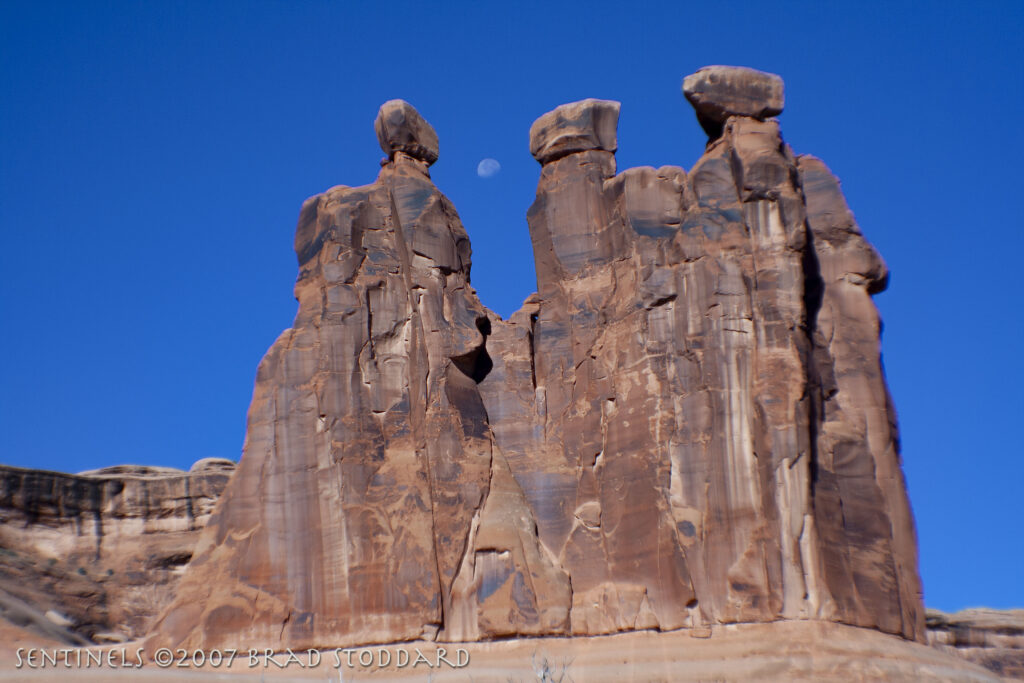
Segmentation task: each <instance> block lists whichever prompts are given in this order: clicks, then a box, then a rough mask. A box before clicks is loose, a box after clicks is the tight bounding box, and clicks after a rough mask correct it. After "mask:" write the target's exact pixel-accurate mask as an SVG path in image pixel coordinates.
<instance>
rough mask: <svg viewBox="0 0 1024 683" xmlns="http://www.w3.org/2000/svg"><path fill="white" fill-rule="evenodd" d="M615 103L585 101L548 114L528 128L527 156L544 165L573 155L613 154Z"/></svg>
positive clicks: (615, 142)
mask: <svg viewBox="0 0 1024 683" xmlns="http://www.w3.org/2000/svg"><path fill="white" fill-rule="evenodd" d="M619 106H620V105H619V103H618V102H613V101H611V100H595V99H586V100H580V101H579V102H571V103H569V104H563V105H562V106H560V107H557V108H556V109H555V110H553V111H549V112H548V113H547V114H544V115H543V116H541V117H540V118H539V119H537V120H536V121H534V122H533V125H532V126H530V154H532V155H533V158H535V159H536V160H537V161H539V162H540V163H542V164H546V163H547V162H549V161H554V160H555V159H558V158H559V157H564V156H565V155H566V154H572V153H573V152H585V151H587V150H591V149H601V150H604V151H606V152H614V151H615V150H616V149H617V147H618V143H617V141H616V137H615V136H616V129H617V128H618V125H619Z"/></svg>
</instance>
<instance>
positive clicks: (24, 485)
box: [0, 458, 234, 644]
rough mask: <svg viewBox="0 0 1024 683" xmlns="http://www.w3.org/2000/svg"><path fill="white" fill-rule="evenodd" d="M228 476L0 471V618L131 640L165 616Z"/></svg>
mask: <svg viewBox="0 0 1024 683" xmlns="http://www.w3.org/2000/svg"><path fill="white" fill-rule="evenodd" d="M233 469H234V463H233V462H231V461H230V460H222V459H219V458H208V459H205V460H200V461H199V462H197V463H196V464H195V465H193V467H192V469H191V470H190V471H189V472H184V471H182V470H177V469H173V468H170V467H141V466H134V465H125V466H118V467H110V468H106V469H102V470H95V471H91V472H82V473H81V474H61V473H58V472H46V471H41V470H28V469H21V468H17V467H7V466H2V465H0V616H3V617H5V618H6V619H7V620H8V621H10V622H12V623H14V624H15V625H17V626H23V627H25V628H27V629H28V630H29V631H32V632H35V633H38V634H40V635H42V636H44V637H47V638H51V639H57V640H61V641H66V642H70V643H75V644H80V643H83V642H87V640H86V639H88V640H93V641H100V642H102V641H120V640H129V639H132V638H137V637H138V636H140V635H141V634H142V633H144V632H145V630H146V628H147V627H148V626H149V623H150V621H152V619H153V617H154V616H156V614H158V613H159V611H160V610H161V609H163V608H164V607H165V606H166V605H167V604H168V602H169V601H170V599H171V597H172V592H173V589H174V587H175V585H176V584H177V581H178V578H179V577H180V576H181V574H182V572H183V571H184V568H185V565H186V564H187V563H188V561H189V559H191V557H192V549H193V547H194V546H195V543H196V540H197V537H198V534H199V531H200V530H201V529H202V528H203V527H204V526H205V524H206V519H207V518H208V517H209V515H210V512H211V511H212V509H213V506H214V504H215V503H216V502H217V499H218V498H219V497H220V494H221V492H222V491H223V489H224V487H225V485H226V484H227V482H228V478H229V477H230V475H231V472H232V470H233Z"/></svg>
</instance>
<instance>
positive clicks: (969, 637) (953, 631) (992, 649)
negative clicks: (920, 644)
mask: <svg viewBox="0 0 1024 683" xmlns="http://www.w3.org/2000/svg"><path fill="white" fill-rule="evenodd" d="M926 623H927V626H928V644H929V645H931V646H932V647H934V648H937V649H939V650H942V651H943V652H947V653H950V654H953V655H956V656H958V657H961V658H963V659H966V660H967V661H970V662H974V663H975V664H980V665H981V666H984V667H985V668H986V669H989V670H990V671H994V672H995V673H997V674H999V675H1000V676H1003V677H1004V678H1006V679H1013V680H1024V609H1011V610H995V609H986V608H975V609H965V610H963V611H960V612H956V613H954V614H946V613H945V612H940V611H938V610H931V609H930V610H928V613H927V615H926Z"/></svg>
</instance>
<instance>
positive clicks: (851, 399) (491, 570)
mask: <svg viewBox="0 0 1024 683" xmlns="http://www.w3.org/2000/svg"><path fill="white" fill-rule="evenodd" d="M715 69H716V71H715V72H714V73H715V74H716V80H715V83H717V84H721V83H725V84H727V85H728V88H727V95H728V98H730V99H729V100H728V101H723V102H719V103H717V104H716V102H715V101H714V98H715V97H716V94H715V89H714V88H711V87H708V88H703V89H702V90H701V92H700V98H701V99H700V106H701V107H703V108H704V111H705V112H715V113H714V116H715V117H718V118H717V119H715V124H716V125H715V126H712V127H711V128H712V130H710V131H709V133H710V136H711V139H710V140H709V143H708V146H707V149H706V150H705V153H704V155H703V156H702V157H701V158H700V159H699V160H698V162H697V163H696V164H695V165H694V166H693V167H692V169H691V170H690V171H689V172H686V171H684V170H683V169H682V168H679V167H673V166H668V167H663V168H660V169H654V168H649V167H644V168H636V169H629V170H626V171H624V172H622V173H618V174H616V168H615V157H614V152H615V150H616V145H617V142H616V136H615V125H616V122H617V117H618V112H619V105H618V103H615V102H608V101H602V100H584V101H582V102H577V103H573V104H569V105H564V106H563V107H559V108H558V109H556V110H555V111H553V112H549V113H548V114H545V115H544V116H543V117H541V118H540V119H539V120H538V122H537V123H536V124H534V126H533V128H532V130H531V140H530V149H531V151H532V152H533V154H534V156H535V157H536V158H537V159H538V161H539V162H540V163H541V175H540V182H539V186H538V190H537V199H536V201H535V202H534V204H533V206H532V207H531V208H530V210H529V212H528V223H529V229H530V235H531V238H532V241H533V244H534V253H535V260H536V270H537V286H538V292H537V293H536V294H534V295H533V296H531V297H530V298H529V299H527V301H526V302H525V303H524V305H523V307H522V309H521V310H520V311H518V312H517V313H515V314H514V315H512V316H511V318H510V319H509V320H508V321H503V320H501V319H500V318H499V317H498V316H496V315H495V314H493V313H491V312H489V311H488V310H487V309H485V308H484V307H483V306H482V305H481V304H480V302H479V301H478V299H477V297H476V294H475V292H474V291H473V289H472V287H471V286H470V278H469V274H470V250H469V241H468V238H467V236H466V232H465V230H464V229H463V227H462V225H461V223H460V222H459V219H458V216H457V214H456V212H455V209H454V207H453V206H452V204H451V203H450V202H449V201H448V200H447V199H446V198H445V197H444V195H442V194H441V193H440V192H439V191H438V190H437V188H436V187H434V185H433V184H432V182H431V180H430V176H429V174H428V170H427V169H428V166H429V164H431V163H433V162H434V161H435V160H436V158H437V152H436V150H437V148H438V145H437V138H436V134H434V131H433V129H432V128H430V127H429V124H427V123H426V122H425V121H424V120H423V119H422V117H420V116H419V114H418V113H416V112H415V110H414V109H412V107H411V106H409V105H408V104H407V103H404V102H400V101H398V102H395V101H392V102H389V103H387V104H386V105H385V106H384V107H382V110H381V113H380V115H379V117H378V122H377V125H376V129H377V131H378V137H379V139H380V141H381V144H382V147H383V148H384V150H385V152H386V153H387V154H388V158H387V159H386V160H385V162H383V163H384V166H383V168H382V170H381V172H380V175H379V177H378V179H377V181H376V182H375V183H374V184H372V185H368V186H365V187H360V188H348V187H336V188H333V189H331V190H328V191H327V192H326V193H324V194H322V195H319V196H316V197H313V198H311V199H309V200H307V202H306V203H305V204H304V205H303V208H302V211H301V214H300V218H299V225H298V230H297V235H296V252H297V254H298V257H299V264H300V272H299V279H298V283H297V285H296V296H297V298H298V300H299V313H298V315H297V317H296V319H295V323H294V325H293V327H292V328H291V329H289V330H287V331H286V332H284V333H283V334H282V335H281V337H280V338H279V339H278V340H277V341H276V342H275V343H274V345H273V347H271V349H270V351H269V352H268V353H267V356H266V357H265V358H264V360H263V362H262V363H261V365H260V368H259V372H258V376H257V382H256V388H255V392H254V396H253V402H252V406H251V408H250V413H249V427H248V435H247V439H246V445H245V454H244V457H243V459H242V461H241V463H240V465H239V467H238V470H237V473H236V474H235V475H234V476H233V478H232V480H231V482H230V484H229V485H228V488H227V490H226V492H225V494H224V496H223V498H222V499H221V501H220V503H219V505H218V507H217V509H216V511H215V513H214V515H213V516H212V518H211V520H210V522H209V525H208V527H207V529H206V530H205V532H204V534H203V536H202V538H201V540H200V543H199V546H198V548H197V549H196V552H195V555H194V559H193V561H192V563H191V564H190V565H189V568H188V571H187V573H186V576H185V577H184V579H183V580H182V583H181V584H180V586H179V591H178V595H177V599H176V601H175V602H174V604H173V605H172V606H171V607H170V608H169V609H168V610H167V611H165V612H164V613H163V615H162V616H161V618H160V619H159V621H158V623H157V625H156V627H155V628H154V630H153V632H152V634H151V637H150V641H149V643H150V645H152V646H161V645H168V646H171V645H173V646H183V647H222V646H238V647H242V646H244V647H255V646H267V647H277V648H281V647H305V646H323V645H352V644H360V643H372V642H391V641H399V640H408V639H413V638H420V637H427V638H436V639H441V640H476V639H484V638H493V637H500V636H511V635H540V634H600V633H611V632H616V631H624V630H632V629H652V628H653V629H661V630H668V629H676V628H680V627H687V626H692V627H703V626H705V625H708V624H715V623H731V622H766V621H775V620H782V619H821V620H829V621H839V622H844V623H848V624H853V625H857V626H865V627H870V628H876V629H879V630H882V631H885V632H888V633H894V634H900V635H903V636H905V637H907V638H912V639H921V638H922V637H923V636H922V634H923V627H924V623H923V609H922V606H921V596H920V584H919V579H918V575H917V560H916V543H915V538H914V529H913V520H912V517H911V515H910V510H909V505H908V501H907V497H906V493H905V488H904V484H903V478H902V473H901V470H900V465H899V456H898V452H897V443H898V441H897V434H896V426H895V416H894V412H893V410H892V408H891V405H890V402H889V398H888V394H887V391H886V387H885V383H884V378H883V376H882V372H881V366H880V361H879V350H878V335H879V321H878V316H877V313H876V311H875V308H874V305H873V304H872V302H871V298H870V295H871V294H872V293H874V292H876V291H879V290H880V289H881V288H883V287H884V285H885V281H886V269H885V266H884V264H883V263H882V261H881V259H880V258H879V257H878V255H877V254H876V253H875V251H874V250H873V249H872V248H871V246H870V245H869V244H868V243H867V242H866V241H865V240H864V238H863V236H862V235H861V233H860V231H859V229H858V228H857V226H856V224H855V222H854V221H853V218H852V216H851V214H850V212H849V210H848V209H847V207H846V204H845V202H844V200H843V197H842V194H841V192H840V191H839V186H838V182H837V181H836V180H835V178H834V177H833V176H832V175H831V174H830V173H829V171H828V169H827V168H826V167H825V166H824V165H823V164H822V163H821V162H820V161H818V160H816V159H813V158H811V157H797V156H795V155H794V154H793V153H792V152H791V151H790V149H789V148H788V147H787V146H786V145H785V144H784V143H783V142H782V139H781V137H780V134H779V126H778V122H777V121H776V120H775V119H772V118H769V116H770V115H771V114H773V113H778V112H779V111H781V103H782V85H781V79H778V77H776V76H771V75H770V74H761V75H760V76H757V74H760V72H752V73H753V74H754V76H751V74H750V73H748V72H750V71H751V70H739V71H737V72H736V73H731V72H729V71H728V69H729V68H728V67H715ZM723 69H724V70H725V71H722V70H723ZM705 75H706V74H705ZM762 76H763V77H765V78H762ZM767 77H770V78H767ZM702 78H703V76H702ZM688 82H691V83H692V82H693V79H692V78H691V79H688ZM746 83H753V84H754V85H753V86H750V87H749V88H748V89H747V90H744V88H745V87H747V86H745V85H744V84H746ZM765 84H767V86H766V85H765ZM776 86H777V88H776ZM759 98H760V99H762V100H764V101H763V102H760V103H759ZM691 99H692V98H691ZM735 102H742V103H744V104H743V106H744V107H746V108H745V109H742V108H739V107H738V105H736V104H735ZM699 111H700V109H699ZM722 112H724V113H722ZM701 116H702V117H705V116H709V115H708V114H702V115H701Z"/></svg>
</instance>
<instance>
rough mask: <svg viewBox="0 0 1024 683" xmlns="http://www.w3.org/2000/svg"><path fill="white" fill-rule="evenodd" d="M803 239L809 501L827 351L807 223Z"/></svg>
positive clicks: (820, 286) (821, 286)
mask: <svg viewBox="0 0 1024 683" xmlns="http://www.w3.org/2000/svg"><path fill="white" fill-rule="evenodd" d="M805 227H806V230H807V241H806V243H805V244H804V253H803V256H802V261H803V263H802V265H803V271H804V295H803V299H804V314H805V316H806V318H805V321H804V327H805V329H804V331H805V333H806V334H807V348H808V353H807V394H808V399H809V400H808V420H807V422H808V448H809V450H810V456H811V457H810V458H809V460H810V464H809V472H808V473H809V475H810V476H809V480H810V481H809V484H810V488H811V490H810V495H811V501H812V505H813V501H814V490H815V488H816V486H817V484H818V479H819V472H818V458H819V453H818V432H819V425H820V424H821V422H822V420H824V417H825V416H824V413H825V410H824V401H825V398H826V392H825V389H824V387H823V384H824V382H823V381H822V376H821V370H822V368H820V367H819V356H820V355H821V354H822V353H825V354H827V353H828V349H825V348H819V346H818V338H819V337H820V333H819V332H818V313H820V312H821V305H822V302H823V301H824V299H825V281H824V279H822V277H821V264H820V263H819V262H818V252H817V251H815V249H814V232H813V231H812V230H811V228H810V226H809V225H806V224H805Z"/></svg>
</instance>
